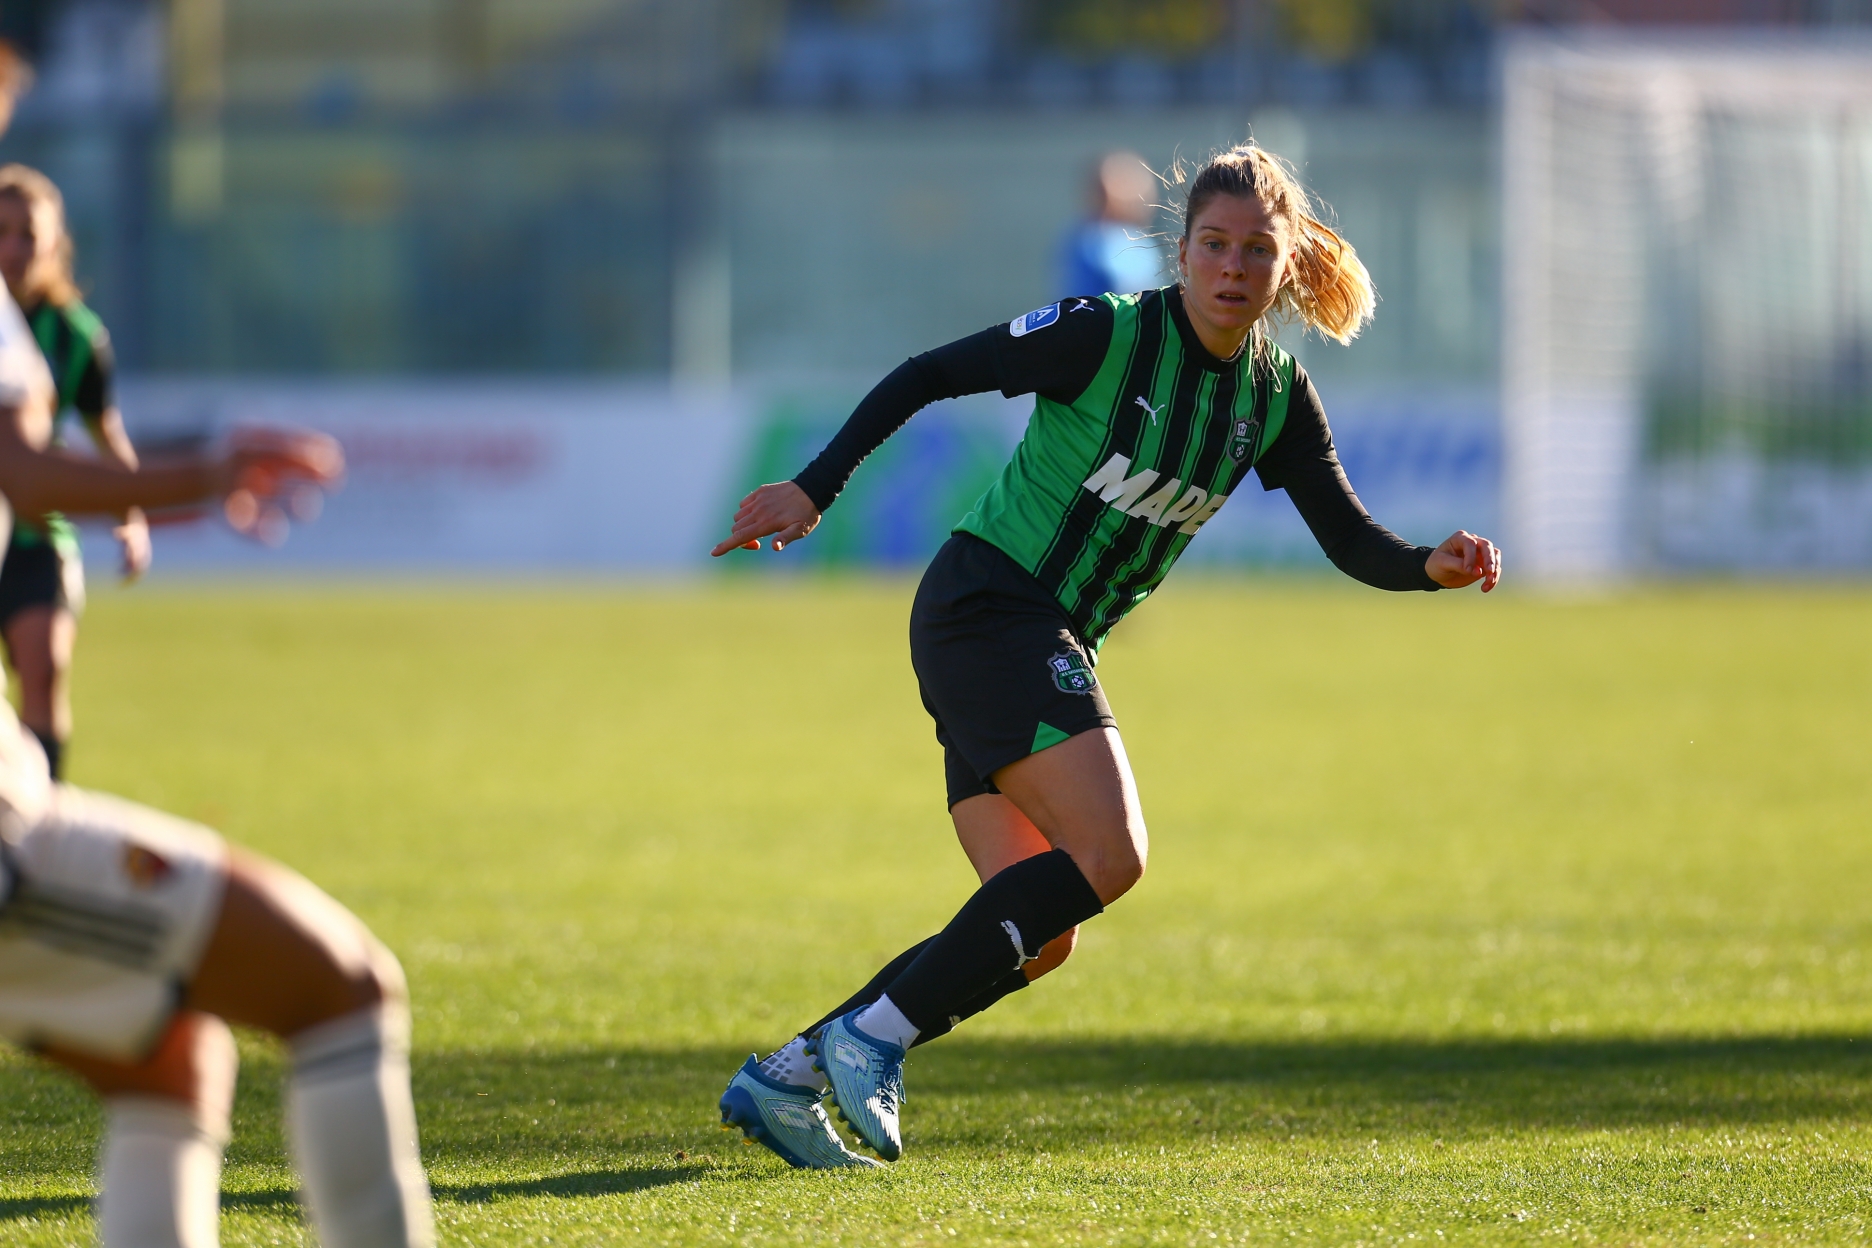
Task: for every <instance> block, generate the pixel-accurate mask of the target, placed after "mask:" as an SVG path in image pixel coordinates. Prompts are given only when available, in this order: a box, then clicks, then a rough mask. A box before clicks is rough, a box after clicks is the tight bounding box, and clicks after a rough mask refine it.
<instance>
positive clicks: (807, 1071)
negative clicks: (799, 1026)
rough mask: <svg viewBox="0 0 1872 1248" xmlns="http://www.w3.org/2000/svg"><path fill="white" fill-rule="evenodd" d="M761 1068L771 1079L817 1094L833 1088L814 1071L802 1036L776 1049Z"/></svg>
mask: <svg viewBox="0 0 1872 1248" xmlns="http://www.w3.org/2000/svg"><path fill="white" fill-rule="evenodd" d="M760 1068H761V1073H762V1074H763V1075H766V1076H767V1077H768V1078H769V1079H778V1080H779V1081H780V1082H781V1083H791V1084H795V1085H797V1086H799V1087H802V1088H811V1089H812V1090H813V1091H815V1092H823V1091H825V1090H826V1089H827V1088H829V1087H831V1086H832V1085H831V1084H829V1083H827V1082H826V1077H825V1076H824V1075H822V1074H820V1073H819V1072H818V1071H816V1070H814V1069H813V1059H812V1054H810V1053H808V1052H807V1051H806V1040H805V1038H804V1037H801V1036H794V1037H793V1038H792V1039H791V1040H789V1041H787V1042H786V1044H785V1045H783V1046H782V1047H780V1048H778V1049H775V1050H774V1051H773V1053H772V1055H770V1056H769V1057H768V1058H767V1060H766V1061H764V1062H762V1063H761V1064H760Z"/></svg>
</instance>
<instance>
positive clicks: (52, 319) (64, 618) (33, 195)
mask: <svg viewBox="0 0 1872 1248" xmlns="http://www.w3.org/2000/svg"><path fill="white" fill-rule="evenodd" d="M0 276H4V277H5V278H6V284H7V290H8V292H9V293H11V294H12V296H13V299H14V301H15V302H16V303H18V304H19V307H20V311H21V313H23V314H24V316H25V317H26V323H27V325H28V326H29V327H30V328H31V329H32V334H33V338H34V339H35V340H36V341H37V342H38V344H39V349H40V351H41V352H43V353H44V355H45V357H46V364H47V366H48V367H49V368H50V369H51V370H52V381H53V385H54V387H55V388H56V391H57V400H56V404H55V406H54V409H53V411H52V412H51V413H50V414H49V415H48V416H46V417H42V418H41V419H39V420H37V421H35V422H34V423H35V424H36V425H37V426H38V427H36V428H32V429H26V430H22V431H21V432H22V434H23V435H24V436H25V437H26V438H27V440H28V441H29V442H31V443H32V444H33V445H35V446H41V447H42V446H46V445H49V444H51V443H53V442H55V441H57V440H58V438H59V432H60V429H59V426H60V425H61V424H62V423H63V421H64V419H65V417H66V416H67V415H69V414H70V413H71V412H74V411H75V412H77V413H78V416H79V418H80V419H81V420H82V421H83V422H84V426H85V431H86V432H87V433H88V434H90V435H91V441H92V442H93V443H94V444H95V445H96V447H97V450H98V453H99V454H100V455H102V456H103V457H104V458H105V459H106V460H109V461H110V462H112V463H115V464H118V465H120V466H122V467H124V468H129V469H133V470H134V469H135V468H136V466H137V454H136V448H135V447H133V446H131V444H130V438H129V435H128V434H126V433H125V432H124V425H123V416H122V415H121V414H120V413H119V412H118V410H117V404H116V401H115V399H114V397H113V395H112V392H111V383H112V376H111V375H112V372H113V371H114V363H113V360H112V357H111V346H110V335H109V334H107V333H106V332H105V330H104V323H103V322H102V321H100V320H98V318H97V314H96V313H94V312H92V311H91V309H89V308H87V307H86V306H85V305H84V301H83V300H82V299H80V298H79V296H78V287H77V285H76V283H75V282H74V281H73V280H72V243H71V234H70V233H69V231H68V230H67V229H66V226H65V201H64V198H63V197H62V196H61V195H60V194H59V191H58V188H57V187H56V186H54V185H53V184H52V180H51V179H50V178H48V177H46V176H45V175H44V174H43V173H40V172H39V171H38V170H36V169H28V168H27V167H26V166H24V165H7V166H4V167H0ZM115 532H116V535H117V540H118V541H120V542H121V543H122V544H123V572H124V577H125V579H126V580H135V579H136V578H138V577H139V576H141V575H143V573H144V572H145V571H146V570H148V568H149V562H150V540H149V526H148V524H147V523H146V522H145V521H144V518H143V512H142V511H141V510H140V509H138V508H135V507H132V508H129V509H128V510H126V511H125V512H124V514H123V515H122V516H121V517H119V523H118V525H117V527H116V530H115ZM83 610H84V564H83V563H82V561H81V559H80V554H79V548H78V534H77V531H76V530H75V529H73V528H72V526H71V522H70V521H68V520H66V519H65V517H64V516H61V515H58V514H56V513H54V514H52V515H49V516H47V517H45V518H44V519H43V520H40V521H34V520H29V519H25V518H23V517H22V518H20V519H19V520H18V521H17V522H16V523H15V524H14V526H13V540H12V543H11V544H10V545H9V546H8V548H7V551H6V561H5V563H4V565H0V638H4V639H5V641H6V651H7V659H8V661H9V662H10V663H11V664H12V665H13V671H14V673H15V674H16V675H17V676H18V677H19V684H20V721H21V722H22V723H23V724H25V726H26V727H27V728H28V729H30V730H31V732H32V734H33V735H34V736H35V737H37V738H38V739H39V744H40V745H41V746H42V747H44V749H45V754H46V761H47V762H48V763H49V764H50V765H51V768H52V776H53V778H54V779H59V778H61V777H62V776H63V774H64V755H65V743H66V741H67V739H68V738H69V737H70V736H71V698H70V695H69V692H68V689H67V683H66V674H67V672H68V671H69V669H70V667H71V658H72V646H73V643H74V642H75V641H76V639H77V633H78V616H79V614H80V613H81V612H82V611H83Z"/></svg>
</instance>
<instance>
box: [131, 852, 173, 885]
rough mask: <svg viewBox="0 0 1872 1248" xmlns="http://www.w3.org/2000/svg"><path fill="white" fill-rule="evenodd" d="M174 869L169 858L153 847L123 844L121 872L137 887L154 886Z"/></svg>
mask: <svg viewBox="0 0 1872 1248" xmlns="http://www.w3.org/2000/svg"><path fill="white" fill-rule="evenodd" d="M174 870H175V868H174V867H172V866H170V865H169V860H168V859H167V858H164V857H163V856H162V855H161V854H159V853H157V852H156V851H155V850H153V849H144V848H143V847H142V846H141V845H126V846H124V853H123V872H124V874H125V875H127V876H129V877H130V882H131V883H132V884H134V885H136V886H137V887H138V888H154V887H155V886H156V885H158V884H160V883H162V882H163V881H164V880H166V879H168V878H169V876H170V874H171V873H172V872H173V871H174Z"/></svg>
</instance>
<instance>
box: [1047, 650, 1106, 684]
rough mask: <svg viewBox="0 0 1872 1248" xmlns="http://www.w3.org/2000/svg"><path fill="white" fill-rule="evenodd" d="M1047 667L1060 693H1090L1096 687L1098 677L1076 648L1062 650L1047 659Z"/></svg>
mask: <svg viewBox="0 0 1872 1248" xmlns="http://www.w3.org/2000/svg"><path fill="white" fill-rule="evenodd" d="M1047 668H1048V669H1049V670H1050V671H1051V672H1052V673H1053V684H1054V685H1055V686H1057V687H1058V689H1059V691H1060V692H1061V693H1091V692H1092V691H1093V690H1094V689H1096V688H1098V677H1096V676H1094V675H1093V674H1092V669H1091V668H1090V667H1088V666H1087V665H1086V661H1085V656H1084V655H1083V654H1080V653H1079V652H1078V651H1077V650H1062V651H1061V652H1060V653H1058V654H1056V655H1054V656H1053V657H1052V658H1050V659H1048V660H1047Z"/></svg>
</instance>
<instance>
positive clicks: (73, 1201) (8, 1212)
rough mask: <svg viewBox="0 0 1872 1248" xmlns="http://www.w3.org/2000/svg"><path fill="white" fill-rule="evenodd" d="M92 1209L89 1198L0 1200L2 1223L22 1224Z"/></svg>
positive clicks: (29, 1197) (41, 1197)
mask: <svg viewBox="0 0 1872 1248" xmlns="http://www.w3.org/2000/svg"><path fill="white" fill-rule="evenodd" d="M90 1207H91V1197H89V1196H16V1197H14V1198H12V1199H9V1200H0V1222H20V1221H23V1220H25V1219H27V1218H41V1217H46V1216H48V1215H52V1216H58V1215H62V1214H67V1213H77V1212H79V1211H80V1210H83V1209H89V1208H90Z"/></svg>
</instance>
